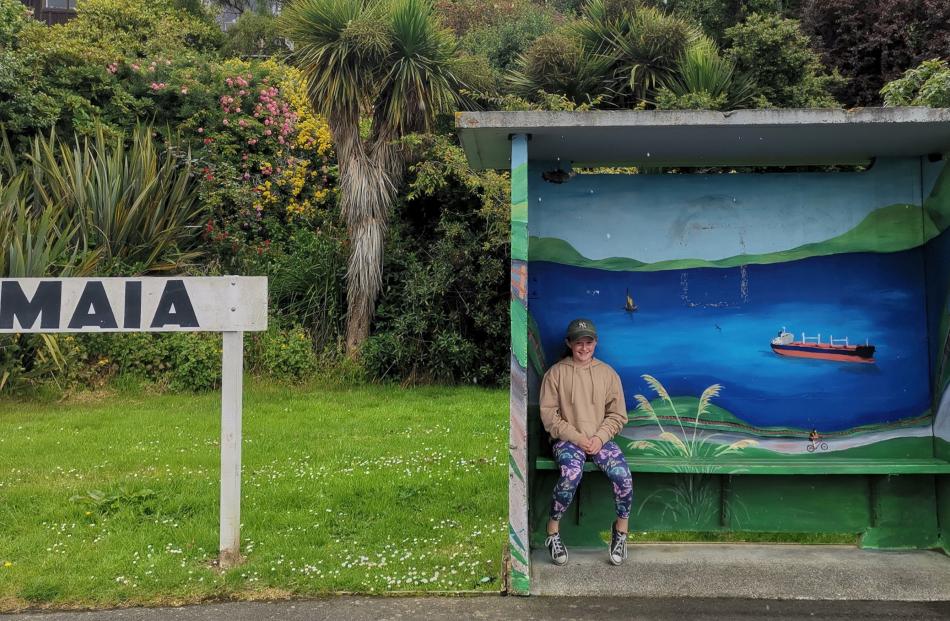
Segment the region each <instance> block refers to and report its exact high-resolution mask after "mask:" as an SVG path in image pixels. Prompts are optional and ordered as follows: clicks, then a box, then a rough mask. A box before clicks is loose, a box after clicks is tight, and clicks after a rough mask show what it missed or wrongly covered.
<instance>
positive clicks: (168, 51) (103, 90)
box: [0, 0, 221, 147]
mask: <svg viewBox="0 0 950 621" xmlns="http://www.w3.org/2000/svg"><path fill="white" fill-rule="evenodd" d="M2 2H3V3H4V5H6V6H9V4H10V2H11V0H2ZM12 3H13V4H18V2H17V1H16V0H12ZM21 9H22V7H21ZM19 20H20V18H17V17H14V16H13V13H12V12H11V11H9V10H2V11H0V21H2V22H3V24H4V25H0V31H2V32H6V33H8V35H9V36H8V38H12V41H10V42H8V43H7V44H6V45H0V49H5V50H10V49H13V50H14V51H15V58H16V61H17V62H15V63H11V64H10V65H7V64H6V63H0V67H2V69H0V102H10V103H7V104H6V105H0V123H3V124H5V125H6V126H7V127H8V129H10V130H11V131H13V132H15V133H16V135H17V137H18V143H19V146H21V147H22V146H23V145H24V144H25V143H26V142H27V141H28V140H29V139H30V138H31V137H32V136H33V135H35V134H37V133H46V132H47V131H48V130H49V129H50V128H52V127H54V126H55V127H58V128H59V129H60V131H61V132H63V133H64V134H65V135H71V134H72V133H73V132H74V131H77V132H79V133H82V134H89V133H92V132H93V131H94V129H95V126H96V122H97V117H104V118H105V119H106V123H107V126H108V128H109V129H110V130H111V131H113V132H116V133H119V132H121V128H122V127H126V128H127V127H130V126H134V124H135V123H136V121H137V118H136V116H137V115H143V116H148V114H149V112H150V110H149V109H148V102H147V101H143V100H142V99H141V98H140V97H137V96H136V95H135V94H134V93H131V92H129V90H128V89H127V88H125V87H124V85H123V84H122V83H121V82H117V81H116V80H115V78H114V76H113V74H112V73H111V72H110V68H112V67H114V66H117V65H119V64H122V63H131V64H136V63H141V62H142V61H141V59H143V58H153V59H154V58H156V57H162V58H163V59H176V60H177V61H178V62H180V63H191V64H193V65H195V66H202V65H206V64H207V58H208V55H209V54H213V53H214V50H215V49H216V47H217V45H218V44H219V43H220V38H221V33H220V29H219V28H218V27H217V26H216V25H215V24H214V22H213V21H212V20H211V19H209V18H207V17H197V16H195V15H194V14H192V13H188V12H186V11H182V10H180V9H175V8H173V7H172V6H171V5H170V4H169V3H168V2H164V1H161V0H159V1H158V2H133V1H132V0H85V1H84V2H81V3H80V4H79V7H78V10H77V14H76V17H75V18H74V19H72V20H70V21H69V22H67V23H66V24H62V25H58V26H52V27H45V26H40V25H39V24H36V23H34V24H32V25H31V26H30V27H21V26H18V25H17V24H18V23H19ZM5 53H6V52H0V54H5ZM115 119H119V120H120V122H119V124H118V125H115V126H114V125H111V124H110V123H112V121H113V120H115Z"/></svg>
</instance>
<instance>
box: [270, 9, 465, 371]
mask: <svg viewBox="0 0 950 621" xmlns="http://www.w3.org/2000/svg"><path fill="white" fill-rule="evenodd" d="M280 19H281V25H282V26H281V27H282V29H283V31H284V33H285V35H286V36H287V37H288V38H289V39H290V40H291V41H292V42H293V52H292V53H291V54H290V60H291V62H292V63H294V64H295V65H296V66H297V67H299V68H300V70H301V72H302V73H303V75H304V77H305V78H306V80H307V92H308V95H309V97H310V100H311V103H312V104H313V107H314V109H315V110H316V111H317V112H319V113H321V114H323V115H324V116H325V117H326V118H327V122H328V123H329V125H330V131H331V133H332V134H333V141H334V146H335V147H336V153H337V160H338V162H339V169H340V181H339V185H340V208H341V211H342V215H343V219H344V221H345V223H346V227H347V233H348V236H349V243H350V249H349V259H348V265H347V325H346V347H347V352H348V354H349V355H350V356H355V355H356V354H357V353H358V351H359V347H360V345H361V344H362V343H363V341H364V340H365V339H366V338H367V336H369V327H370V322H371V320H372V318H373V315H374V313H375V308H376V298H377V296H378V295H379V292H380V289H381V288H382V269H383V245H384V241H385V235H386V229H387V224H388V220H389V213H390V211H391V209H392V205H393V201H394V199H395V194H396V191H397V189H398V188H399V186H400V184H401V183H402V179H403V175H404V168H405V159H406V153H405V151H404V149H403V148H401V146H400V140H401V139H402V138H403V137H405V136H406V135H408V134H410V133H414V132H419V131H426V130H428V129H431V127H432V126H433V124H434V122H435V117H436V115H437V114H439V113H441V112H447V111H450V110H452V109H453V107H454V106H455V104H456V102H457V100H458V92H459V86H460V85H459V84H458V81H457V79H456V77H455V75H454V72H453V63H454V58H455V50H456V44H455V42H454V40H453V37H452V35H451V33H450V32H449V31H447V30H445V29H444V28H442V27H441V26H440V25H439V23H438V20H437V17H436V15H435V12H434V10H433V7H432V4H431V3H430V2H429V0H391V1H383V0H295V1H294V2H293V3H291V4H290V5H289V6H287V7H285V9H284V11H283V13H282V15H281V18H280Z"/></svg>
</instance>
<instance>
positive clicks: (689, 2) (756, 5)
mask: <svg viewBox="0 0 950 621" xmlns="http://www.w3.org/2000/svg"><path fill="white" fill-rule="evenodd" d="M649 4H651V5H653V6H655V7H657V8H660V9H664V10H669V11H673V12H674V13H680V14H682V15H685V16H687V17H689V18H690V19H691V20H693V21H694V22H696V23H697V24H699V25H700V26H701V27H702V29H703V32H705V33H706V34H707V35H709V36H710V37H712V38H713V39H714V40H715V41H716V42H720V43H721V42H722V41H723V39H724V36H725V33H726V29H727V28H731V27H732V26H735V25H736V24H738V23H739V22H741V21H742V20H743V19H745V18H746V17H748V16H749V15H751V14H753V13H762V14H766V13H775V14H783V15H785V16H786V17H789V16H790V10H789V9H791V7H790V6H789V5H794V4H795V2H788V1H787V0H650V2H649Z"/></svg>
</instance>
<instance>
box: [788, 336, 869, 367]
mask: <svg viewBox="0 0 950 621" xmlns="http://www.w3.org/2000/svg"><path fill="white" fill-rule="evenodd" d="M771 345H772V351H774V352H775V353H776V354H778V355H779V356H790V357H793V358H814V359H817V360H835V361H838V362H870V363H873V362H874V345H871V344H869V343H865V344H864V345H850V344H848V339H847V338H843V339H836V338H834V337H830V338H829V339H828V342H827V343H822V342H821V334H819V335H818V336H805V333H804V332H803V333H802V340H800V341H796V340H795V337H794V336H793V335H792V334H791V333H790V332H786V331H785V328H782V331H781V332H779V333H778V336H776V337H775V338H774V339H772V343H771Z"/></svg>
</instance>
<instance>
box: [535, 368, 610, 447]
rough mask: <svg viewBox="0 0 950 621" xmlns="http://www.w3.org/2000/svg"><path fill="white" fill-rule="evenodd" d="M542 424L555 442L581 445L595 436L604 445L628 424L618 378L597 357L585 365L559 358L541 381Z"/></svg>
mask: <svg viewBox="0 0 950 621" xmlns="http://www.w3.org/2000/svg"><path fill="white" fill-rule="evenodd" d="M541 422H542V423H544V428H545V430H547V432H548V434H549V435H550V436H551V437H552V438H554V439H555V440H567V441H568V442H572V443H574V444H580V442H581V441H584V440H586V439H587V438H590V437H593V436H597V437H598V438H600V440H601V441H602V442H603V443H604V444H606V443H607V442H609V441H610V440H611V439H612V438H613V437H614V436H615V435H617V434H618V433H619V432H620V430H621V429H623V426H624V425H625V424H626V423H627V404H626V403H625V402H624V399H623V389H622V388H621V386H620V376H618V375H617V372H616V371H614V370H613V369H612V368H610V365H608V364H606V363H604V362H601V361H600V360H597V359H596V358H593V359H592V360H591V362H590V364H589V365H587V366H575V363H574V359H573V358H571V357H567V358H564V359H562V360H561V361H559V362H557V363H556V364H555V365H554V366H552V367H551V368H550V369H548V372H547V373H545V374H544V380H543V381H542V382H541Z"/></svg>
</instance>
